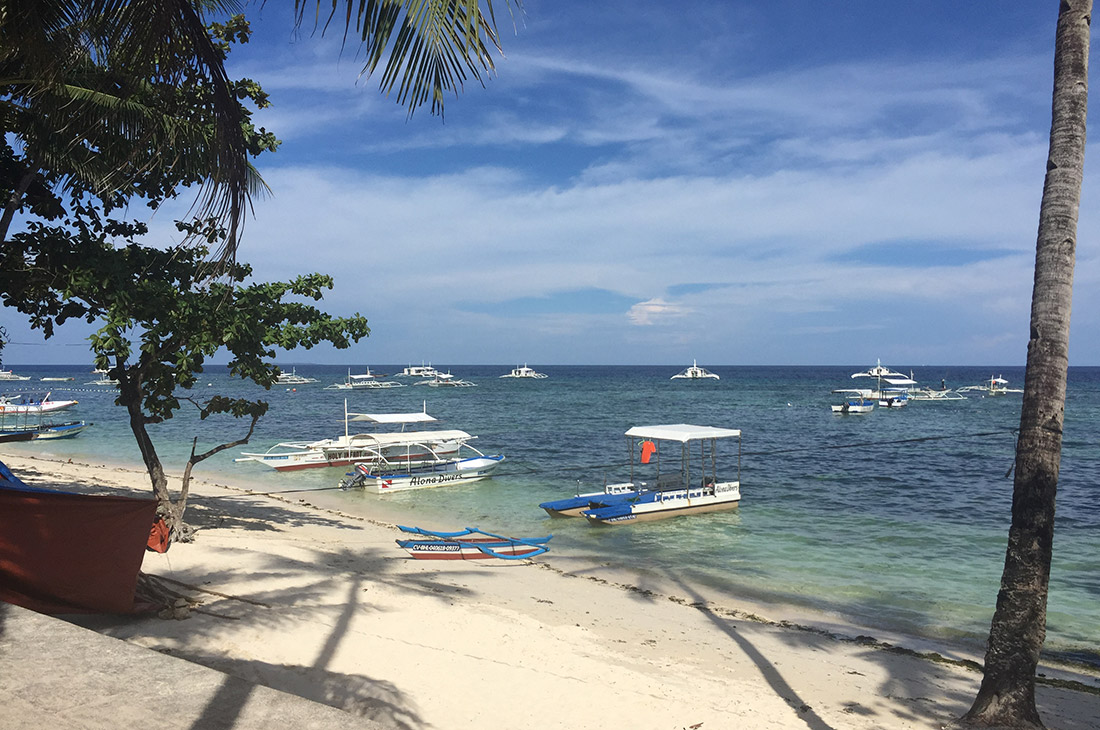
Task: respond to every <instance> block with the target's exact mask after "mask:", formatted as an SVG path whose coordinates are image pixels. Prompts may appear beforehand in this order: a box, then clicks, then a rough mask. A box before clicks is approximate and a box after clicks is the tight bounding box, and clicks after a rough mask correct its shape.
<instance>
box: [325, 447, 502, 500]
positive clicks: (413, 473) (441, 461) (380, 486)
mask: <svg viewBox="0 0 1100 730" xmlns="http://www.w3.org/2000/svg"><path fill="white" fill-rule="evenodd" d="M467 436H469V434H467ZM469 438H473V436H469ZM459 446H460V448H461V449H464V450H466V451H468V452H470V453H472V454H473V456H467V457H458V456H455V457H449V458H448V457H446V456H443V455H441V454H435V453H432V454H431V455H430V456H429V457H428V458H425V459H423V460H421V461H419V462H416V463H408V462H406V463H404V464H400V463H398V464H394V463H392V462H390V461H389V460H387V459H382V460H379V461H373V462H363V463H358V464H356V465H355V469H354V471H351V472H349V473H348V475H347V478H346V479H344V480H343V481H342V482H340V487H341V488H342V489H352V488H361V489H365V490H367V491H369V492H374V493H375V494H392V493H394V492H407V491H409V490H411V489H430V488H432V487H453V486H457V485H459V484H469V483H471V482H477V481H481V480H482V479H487V478H488V477H489V476H490V475H491V474H492V473H493V470H494V469H496V468H497V467H498V466H500V462H502V461H504V456H503V455H502V454H496V455H493V456H486V455H485V454H483V453H481V452H480V451H478V450H477V449H475V448H474V447H473V446H470V445H469V444H468V443H466V442H465V441H463V442H462V443H461V444H459ZM410 447H415V448H425V447H427V448H428V449H429V450H430V445H428V444H425V443H423V442H411V443H410ZM460 453H461V452H460Z"/></svg>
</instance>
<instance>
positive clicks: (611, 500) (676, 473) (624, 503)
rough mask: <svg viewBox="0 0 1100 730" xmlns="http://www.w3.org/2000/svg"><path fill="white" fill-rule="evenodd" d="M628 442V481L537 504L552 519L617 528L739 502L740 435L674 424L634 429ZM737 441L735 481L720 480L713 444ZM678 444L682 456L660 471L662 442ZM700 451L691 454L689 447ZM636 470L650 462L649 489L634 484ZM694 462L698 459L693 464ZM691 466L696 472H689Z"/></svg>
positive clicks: (702, 511) (715, 449)
mask: <svg viewBox="0 0 1100 730" xmlns="http://www.w3.org/2000/svg"><path fill="white" fill-rule="evenodd" d="M626 436H627V438H629V439H630V481H629V482H625V483H620V484H609V485H607V486H606V487H604V491H603V492H594V493H590V494H579V495H577V496H575V497H570V498H568V499H559V500H554V501H551V502H543V503H542V504H540V505H539V507H541V508H542V509H544V510H546V512H547V513H548V514H549V515H550V516H551V517H576V516H580V517H584V518H585V519H587V520H588V522H589V523H590V524H599V525H615V524H620V523H624V522H645V521H651V520H659V519H664V518H666V517H674V516H677V515H687V514H699V513H705V512H717V511H720V510H729V509H734V508H736V507H737V506H738V505H739V504H740V501H741V431H740V430H739V429H731V428H717V427H714V426H693V425H690V424H686V423H678V424H671V425H663V426H635V427H633V428H631V429H630V430H629V431H627V432H626ZM725 439H736V440H737V479H735V480H728V481H719V480H718V475H717V471H718V459H717V445H718V442H719V441H720V440H725ZM668 442H671V444H672V446H671V448H672V449H675V444H679V445H680V458H679V459H676V457H675V456H672V457H671V460H672V462H673V468H672V469H671V470H669V471H665V472H662V471H661V446H660V445H661V444H663V443H668ZM696 443H697V444H698V450H697V451H696V453H695V454H694V455H693V454H692V451H693V445H694V444H696ZM636 456H637V464H638V468H639V469H641V467H642V466H643V465H647V464H650V463H653V465H654V468H655V476H654V481H653V482H652V485H650V484H649V483H647V482H641V481H635V478H634V477H635V457H636ZM693 459H697V461H694V462H693ZM693 466H694V468H695V469H697V470H698V471H696V472H693Z"/></svg>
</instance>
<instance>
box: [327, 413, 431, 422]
mask: <svg viewBox="0 0 1100 730" xmlns="http://www.w3.org/2000/svg"><path fill="white" fill-rule="evenodd" d="M348 420H349V421H369V422H371V423H426V422H428V421H434V420H435V417H434V416H429V415H428V414H427V413H424V412H422V411H416V412H414V413H349V414H348Z"/></svg>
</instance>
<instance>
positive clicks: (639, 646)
mask: <svg viewBox="0 0 1100 730" xmlns="http://www.w3.org/2000/svg"><path fill="white" fill-rule="evenodd" d="M0 458H2V459H3V460H4V461H5V462H6V463H7V464H8V465H9V466H10V467H11V468H12V469H13V470H14V471H15V473H16V474H17V475H19V476H20V477H22V478H24V479H25V480H26V481H28V482H31V483H40V484H43V485H46V484H53V485H58V486H60V485H67V484H76V485H77V486H81V485H85V486H86V485H88V484H90V483H92V482H96V483H100V484H109V485H112V486H118V487H128V488H132V489H136V490H139V491H140V492H141V493H142V494H148V493H149V491H150V490H149V488H148V483H147V480H146V478H145V476H144V474H143V473H140V472H136V471H131V470H125V469H119V468H107V467H94V468H92V471H91V472H89V467H88V466H87V465H68V464H62V463H58V462H51V461H47V460H42V459H31V458H26V457H21V456H14V455H0ZM193 489H194V491H195V494H196V496H197V497H198V498H199V499H197V500H196V501H195V502H194V503H193V506H192V507H190V508H189V510H188V514H187V518H188V521H189V522H191V523H192V524H194V525H195V526H197V527H199V528H200V531H199V533H198V537H197V540H196V541H195V542H194V543H191V544H182V543H181V544H176V545H173V546H172V548H171V549H170V550H169V552H168V553H167V554H164V555H159V554H155V553H147V555H146V559H145V564H144V571H145V572H146V573H150V574H154V575H156V576H161V577H164V578H170V579H172V580H175V581H179V582H181V583H184V584H188V585H190V586H196V587H199V588H201V589H202V590H194V589H186V588H179V587H178V586H177V588H179V590H181V591H182V592H184V593H186V594H187V595H189V596H193V597H194V598H197V599H198V600H201V601H202V604H201V606H199V607H198V610H197V611H195V612H192V613H191V614H190V616H189V617H188V618H187V619H186V620H164V619H159V618H151V617H145V618H135V617H125V618H119V617H91V618H84V619H78V620H79V621H80V623H82V624H83V625H87V626H90V627H92V628H95V629H96V630H98V631H101V632H103V633H106V634H110V635H112V636H116V637H119V638H122V639H125V640H127V641H131V642H134V643H137V644H141V645H143V646H147V647H150V648H153V649H157V650H159V651H164V652H167V653H171V654H173V655H175V656H179V657H182V658H185V659H189V660H191V661H195V662H198V663H201V664H205V665H208V666H211V667H213V668H215V669H219V670H222V671H225V672H228V673H231V674H234V675H238V676H240V677H243V678H245V679H248V680H253V681H257V682H260V683H262V684H265V685H268V686H270V687H273V688H276V689H280V690H284V691H288V692H293V693H295V694H299V695H302V696H304V697H308V698H310V699H314V700H317V701H319V702H324V703H327V704H330V705H334V706H337V707H340V708H343V709H345V710H347V711H348V712H352V713H356V714H359V715H362V716H366V717H370V718H373V719H374V720H376V721H378V722H380V723H382V724H383V725H385V726H387V727H393V728H401V729H407V728H440V729H441V730H449V729H450V728H462V727H484V728H494V729H496V728H501V729H503V728H533V729H536V730H539V729H543V728H547V729H552V728H563V729H564V728H569V729H570V730H574V729H576V728H660V729H667V730H681V729H682V728H691V727H696V728H699V729H700V730H719V729H724V728H811V729H817V728H856V729H859V728H938V727H940V726H941V725H942V724H943V723H944V722H947V721H948V720H950V719H952V718H954V717H957V716H959V715H961V714H962V713H963V712H965V711H966V709H967V708H968V707H969V705H970V702H971V700H972V699H973V697H974V695H975V693H976V691H977V688H978V684H979V683H980V680H981V677H980V674H979V673H977V672H976V671H974V670H972V669H968V668H966V667H965V666H962V665H961V664H958V663H943V662H934V661H932V660H930V659H928V658H923V657H920V656H914V655H912V654H908V653H902V652H898V651H894V650H890V649H888V648H883V647H882V646H881V645H878V644H868V643H860V642H857V641H853V640H850V639H844V638H837V637H835V636H831V635H829V634H828V633H826V632H823V631H813V630H805V629H800V628H797V627H788V626H781V625H777V624H776V623H774V622H769V621H766V620H764V621H761V620H749V619H748V618H747V617H746V616H747V615H748V611H752V612H753V613H755V614H756V615H762V614H761V612H760V609H759V607H747V606H732V605H718V604H715V603H712V602H708V601H707V600H706V595H705V594H703V593H701V592H699V590H698V589H696V588H694V587H692V586H690V585H687V584H684V583H681V582H678V581H677V580H676V579H675V577H674V576H670V577H667V578H666V579H665V581H664V582H662V583H660V584H647V585H646V587H645V589H641V588H639V587H638V585H641V584H639V583H632V581H631V580H630V577H629V576H626V575H624V574H617V575H616V574H612V573H611V572H610V571H608V570H606V569H603V568H598V567H593V566H590V565H582V564H580V563H579V562H578V561H574V560H571V559H570V558H569V557H567V556H563V555H560V554H558V553H555V552H554V551H553V549H552V550H551V552H550V553H549V554H547V555H545V556H543V557H542V558H539V559H536V560H534V561H524V562H517V563H512V562H505V561H421V560H412V559H410V558H408V557H407V556H406V554H405V553H404V552H403V551H402V550H400V549H398V548H397V546H396V545H395V544H394V539H395V538H396V537H398V536H399V535H400V533H399V532H398V531H397V530H396V529H395V528H394V527H393V526H392V525H388V524H384V523H380V522H374V521H368V520H362V519H358V518H355V517H351V516H348V515H343V514H340V513H338V512H333V511H330V510H326V509H322V508H319V507H315V506H311V505H309V504H307V503H306V502H305V501H303V500H299V499H298V498H297V497H298V496H299V495H296V496H295V497H292V498H283V499H279V498H274V497H264V496H257V495H253V494H250V493H248V492H247V491H244V490H239V489H234V488H228V487H222V486H216V485H211V484H204V483H201V482H200V483H197V484H195V485H194V486H193ZM307 496H308V495H307ZM425 526H427V527H432V525H425ZM435 527H438V528H440V529H453V526H448V525H438V526H435ZM628 529H629V528H628ZM551 545H552V543H551ZM851 635H852V634H849V636H851ZM1077 678H1078V679H1079V680H1080V681H1082V682H1083V683H1085V684H1087V685H1089V686H1091V687H1094V688H1095V687H1097V686H1100V682H1098V679H1097V677H1095V676H1088V675H1080V676H1078V677H1077ZM1038 700H1039V704H1040V710H1041V712H1042V715H1043V717H1044V720H1045V721H1046V723H1047V726H1048V727H1051V728H1063V729H1069V730H1072V729H1077V728H1081V729H1083V728H1091V727H1096V725H1095V723H1096V718H1097V717H1100V696H1098V695H1097V694H1095V693H1088V692H1082V691H1075V690H1072V689H1063V688H1057V687H1049V686H1042V685H1041V686H1040V687H1039V688H1038Z"/></svg>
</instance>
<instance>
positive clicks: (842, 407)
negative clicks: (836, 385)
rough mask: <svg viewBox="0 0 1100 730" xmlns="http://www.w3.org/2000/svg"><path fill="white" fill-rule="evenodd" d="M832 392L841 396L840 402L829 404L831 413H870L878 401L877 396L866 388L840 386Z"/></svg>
mask: <svg viewBox="0 0 1100 730" xmlns="http://www.w3.org/2000/svg"><path fill="white" fill-rule="evenodd" d="M833 392H834V393H838V394H840V395H841V396H842V399H841V402H840V403H834V404H833V405H831V406H829V407H830V408H831V409H832V411H833V413H870V412H871V411H873V410H875V403H876V402H878V398H877V397H875V396H874V394H873V393H872V391H871V390H869V389H867V388H840V389H838V390H834V391H833Z"/></svg>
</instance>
